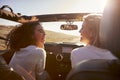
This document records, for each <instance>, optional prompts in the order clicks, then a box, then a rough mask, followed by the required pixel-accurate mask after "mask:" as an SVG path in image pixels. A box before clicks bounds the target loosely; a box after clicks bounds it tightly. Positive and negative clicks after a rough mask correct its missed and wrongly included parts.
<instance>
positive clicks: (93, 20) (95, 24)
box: [83, 14, 102, 47]
mask: <svg viewBox="0 0 120 80" xmlns="http://www.w3.org/2000/svg"><path fill="white" fill-rule="evenodd" d="M101 17H102V14H88V15H85V16H84V17H83V21H84V22H85V23H86V24H88V25H90V27H89V29H90V30H91V31H92V32H94V33H95V34H94V35H95V36H94V40H93V41H92V42H91V43H90V44H91V45H95V46H97V47H99V46H100V42H99V28H100V22H101Z"/></svg>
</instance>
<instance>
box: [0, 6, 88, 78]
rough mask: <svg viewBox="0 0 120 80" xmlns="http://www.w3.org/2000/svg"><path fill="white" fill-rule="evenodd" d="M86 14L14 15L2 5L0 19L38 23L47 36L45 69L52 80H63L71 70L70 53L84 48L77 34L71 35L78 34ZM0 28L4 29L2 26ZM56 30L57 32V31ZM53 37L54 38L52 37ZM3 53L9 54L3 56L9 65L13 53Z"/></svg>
mask: <svg viewBox="0 0 120 80" xmlns="http://www.w3.org/2000/svg"><path fill="white" fill-rule="evenodd" d="M6 8H7V10H6ZM87 14H90V13H87V12H82V13H63V14H58V13H57V14H44V15H24V14H21V13H15V12H14V10H13V9H12V8H11V7H10V6H9V5H3V6H1V8H0V18H1V19H5V20H9V21H14V22H16V23H17V24H21V23H25V22H28V21H29V22H30V21H31V22H32V21H39V22H41V23H42V24H43V27H44V29H45V30H46V34H47V39H46V40H47V41H46V43H45V50H46V52H47V58H46V68H45V69H46V71H47V72H48V73H49V74H50V77H51V78H52V80H65V79H66V76H67V75H68V73H69V72H70V70H71V69H72V68H71V61H70V53H71V51H72V50H73V49H74V48H77V47H83V46H84V44H82V43H80V42H79V38H80V35H79V34H78V33H75V34H73V33H74V32H78V30H79V29H80V25H81V24H80V23H81V22H82V17H83V16H84V15H87ZM51 23H52V25H51ZM56 23H57V25H56ZM54 24H55V25H54ZM58 24H59V25H58ZM1 26H2V27H4V26H3V25H1ZM46 26H47V27H46ZM48 28H49V30H50V29H51V30H53V31H58V32H53V31H49V30H48ZM58 28H59V30H57V29H58ZM1 30H2V29H1ZM9 30H11V29H9ZM61 32H62V33H61ZM64 33H68V34H64ZM53 35H55V36H54V37H53ZM58 36H59V37H58ZM0 39H1V40H3V41H4V40H6V38H5V35H4V36H0ZM0 44H2V43H0ZM1 49H2V48H1ZM3 49H5V48H3ZM1 51H3V50H1ZM5 51H7V52H6V53H9V54H4V55H3V56H4V59H5V60H6V62H7V63H9V61H10V59H11V57H12V55H13V54H12V53H13V52H9V50H5Z"/></svg>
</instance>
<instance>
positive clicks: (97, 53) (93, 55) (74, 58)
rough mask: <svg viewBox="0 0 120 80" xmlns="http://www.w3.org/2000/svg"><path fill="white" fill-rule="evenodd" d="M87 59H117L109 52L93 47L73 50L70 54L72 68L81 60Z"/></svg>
mask: <svg viewBox="0 0 120 80" xmlns="http://www.w3.org/2000/svg"><path fill="white" fill-rule="evenodd" d="M89 59H117V58H116V57H115V56H114V55H113V54H112V53H111V52H110V51H108V50H106V49H101V48H97V47H95V46H91V45H88V46H85V47H80V48H76V49H73V50H72V52H71V65H72V68H73V67H74V66H75V65H77V64H78V63H79V62H80V61H82V60H89Z"/></svg>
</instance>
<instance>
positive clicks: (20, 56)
mask: <svg viewBox="0 0 120 80" xmlns="http://www.w3.org/2000/svg"><path fill="white" fill-rule="evenodd" d="M45 61H46V52H45V50H44V49H42V48H39V47H37V46H34V45H30V46H28V47H26V48H22V49H20V51H18V52H15V54H14V55H13V57H12V59H11V61H10V63H9V66H10V67H12V68H13V69H14V70H15V71H16V72H17V73H18V74H20V75H21V76H24V77H25V78H26V80H30V79H29V76H25V75H26V73H27V74H28V75H30V76H31V77H32V78H33V79H35V78H36V75H40V74H42V72H43V71H44V69H45Z"/></svg>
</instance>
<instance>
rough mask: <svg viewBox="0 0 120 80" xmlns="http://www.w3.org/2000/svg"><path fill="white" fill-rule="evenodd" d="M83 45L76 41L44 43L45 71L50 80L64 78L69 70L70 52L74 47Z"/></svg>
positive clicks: (62, 79) (61, 79)
mask: <svg viewBox="0 0 120 80" xmlns="http://www.w3.org/2000/svg"><path fill="white" fill-rule="evenodd" d="M77 47H83V45H79V44H76V43H66V42H63V43H62V42H56V43H55V42H49V43H45V50H46V52H47V57H46V71H47V72H48V73H49V74H50V76H51V78H52V80H64V79H65V77H66V75H67V74H68V72H69V71H70V70H71V61H70V53H71V51H72V50H73V49H74V48H77Z"/></svg>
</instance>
